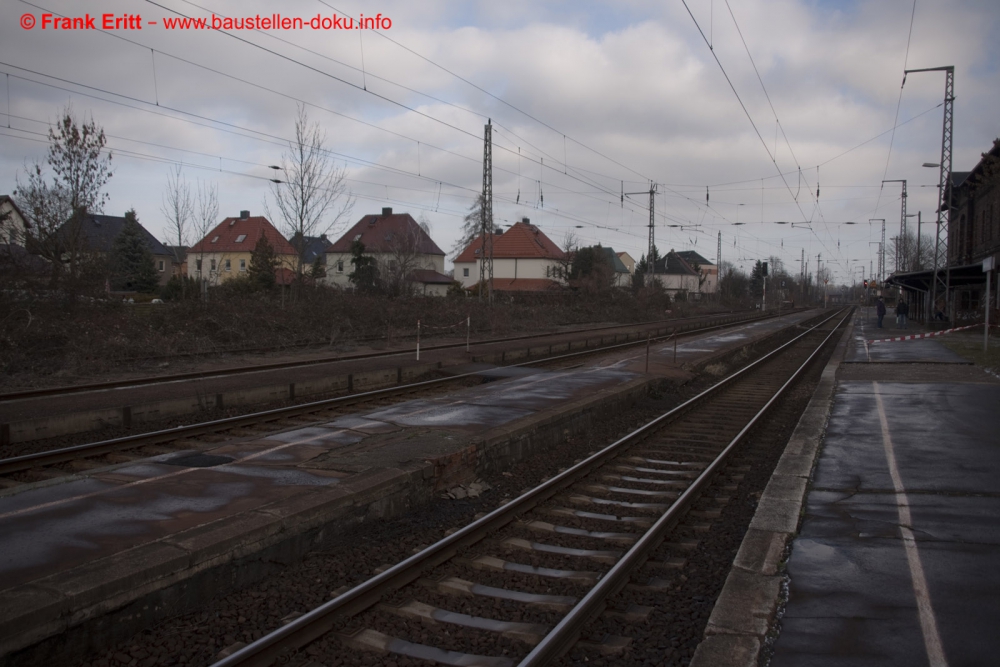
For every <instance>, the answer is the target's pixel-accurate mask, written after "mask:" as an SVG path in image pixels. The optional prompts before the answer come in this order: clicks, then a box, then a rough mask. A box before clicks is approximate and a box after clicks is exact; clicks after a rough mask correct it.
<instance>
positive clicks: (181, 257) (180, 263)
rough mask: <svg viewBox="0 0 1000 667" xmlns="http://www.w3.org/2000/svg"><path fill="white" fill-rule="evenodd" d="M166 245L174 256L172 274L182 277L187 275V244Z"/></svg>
mask: <svg viewBox="0 0 1000 667" xmlns="http://www.w3.org/2000/svg"><path fill="white" fill-rule="evenodd" d="M164 247H165V248H166V249H167V250H169V251H170V253H171V254H172V255H173V256H174V257H173V273H172V274H171V275H174V276H177V277H178V278H182V277H184V276H186V275H187V274H188V273H187V251H188V249H187V246H183V245H166V244H164Z"/></svg>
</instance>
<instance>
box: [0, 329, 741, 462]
mask: <svg viewBox="0 0 1000 667" xmlns="http://www.w3.org/2000/svg"><path fill="white" fill-rule="evenodd" d="M741 323H742V321H740V322H731V323H726V324H717V325H712V326H708V327H702V328H700V329H691V330H688V331H684V332H680V334H679V335H681V336H691V335H696V334H700V333H705V332H708V331H714V330H716V329H725V328H727V327H731V326H735V325H737V324H741ZM673 335H677V332H671V333H665V334H663V335H661V336H657V337H655V338H651V339H649V340H653V341H660V340H664V339H668V338H669V337H670V336H673ZM646 342H647V339H644V338H638V339H636V340H633V341H626V342H624V343H613V344H611V345H605V346H600V347H596V348H590V349H586V350H579V351H577V352H567V353H565V354H558V355H554V356H550V357H538V358H536V359H529V360H527V361H523V362H520V363H516V364H509V365H508V366H504V368H517V367H520V366H528V365H532V364H539V363H551V362H554V361H560V360H564V359H571V358H576V357H581V356H586V355H592V354H600V353H604V352H609V351H613V350H615V349H620V348H625V347H634V346H637V345H645V344H646ZM481 375H482V372H481V371H473V372H469V373H461V374H459V375H452V376H448V377H445V378H435V379H433V380H422V381H420V382H412V383H410V384H404V385H396V386H393V387H386V388H383V389H373V390H371V391H366V392H361V393H356V394H348V395H346V396H337V397H334V398H325V399H321V400H318V401H311V402H309V403H300V404H297V405H289V406H284V407H280V408H272V409H270V410H263V411H260V412H251V413H248V414H245V415H237V416H235V417H224V418H222V419H215V420H211V421H207V422H200V423H198V424H188V425H184V426H175V427H172V428H168V429H161V430H158V431H150V432H149V433H140V434H136V435H125V436H121V437H118V438H112V439H109V440H100V441H98V442H91V443H85V444H81V445H72V446H70V447H61V448H59V449H53V450H48V451H45V452H36V453H32V454H23V455H21V456H14V457H11V458H7V459H0V475H9V474H11V473H15V472H20V471H23V470H28V469H30V468H35V467H40V466H46V465H53V464H56V463H63V462H66V461H72V460H74V459H77V458H79V457H80V455H81V454H83V455H86V456H88V457H91V456H100V455H102V454H106V453H109V452H114V451H119V450H121V449H126V448H132V447H142V446H146V445H156V444H160V443H164V442H170V441H172V440H176V439H178V438H183V437H191V436H196V435H202V434H205V433H214V432H217V431H223V430H227V429H231V428H238V427H240V426H248V425H254V424H260V423H262V422H271V421H277V420H279V419H286V418H288V417H296V416H299V415H303V414H309V413H311V412H317V411H319V410H325V409H328V408H331V407H336V406H339V405H350V404H352V403H358V402H363V401H366V400H369V399H372V398H379V397H386V396H393V395H398V394H407V393H413V392H415V391H418V390H420V389H425V388H427V387H431V386H435V385H440V384H445V383H450V382H455V381H456V380H461V379H464V378H469V377H476V376H481Z"/></svg>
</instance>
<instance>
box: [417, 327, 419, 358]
mask: <svg viewBox="0 0 1000 667" xmlns="http://www.w3.org/2000/svg"><path fill="white" fill-rule="evenodd" d="M417 361H420V320H417Z"/></svg>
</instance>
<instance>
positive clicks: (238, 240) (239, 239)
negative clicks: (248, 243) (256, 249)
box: [236, 234, 247, 243]
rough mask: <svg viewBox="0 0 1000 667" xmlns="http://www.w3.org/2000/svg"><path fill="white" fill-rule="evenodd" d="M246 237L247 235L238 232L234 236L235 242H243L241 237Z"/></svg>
mask: <svg viewBox="0 0 1000 667" xmlns="http://www.w3.org/2000/svg"><path fill="white" fill-rule="evenodd" d="M246 237H247V235H246V234H240V235H239V236H237V237H236V242H237V243H243V239H245V238H246Z"/></svg>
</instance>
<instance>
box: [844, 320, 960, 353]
mask: <svg viewBox="0 0 1000 667" xmlns="http://www.w3.org/2000/svg"><path fill="white" fill-rule="evenodd" d="M863 310H864V309H862V315H861V316H859V317H857V318H856V319H855V324H854V331H853V332H852V334H851V343H850V345H849V347H848V349H847V357H846V358H845V359H844V363H848V364H850V363H883V364H885V363H901V364H912V363H924V364H970V363H972V362H970V361H968V360H966V359H964V358H963V357H961V356H959V355H958V354H956V353H955V352H952V351H951V350H949V349H948V348H946V347H945V346H944V345H942V344H941V343H939V342H938V341H936V340H934V339H930V338H918V339H915V340H901V341H893V342H889V343H875V344H872V345H869V344H867V342H866V341H869V340H878V339H882V338H892V337H897V336H906V335H908V334H913V333H919V331H918V330H917V329H916V328H915V327H914V326H913V325H912V324H911V325H910V326H909V328H907V329H900V328H898V327H896V325H895V318H894V317H891V316H890V315H886V317H885V320H884V322H883V324H884V326H883V328H881V329H879V328H877V327H876V320H875V319H874V316H872V319H870V320H866V319H865V318H864V316H863Z"/></svg>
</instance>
